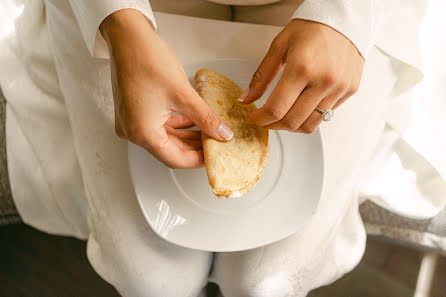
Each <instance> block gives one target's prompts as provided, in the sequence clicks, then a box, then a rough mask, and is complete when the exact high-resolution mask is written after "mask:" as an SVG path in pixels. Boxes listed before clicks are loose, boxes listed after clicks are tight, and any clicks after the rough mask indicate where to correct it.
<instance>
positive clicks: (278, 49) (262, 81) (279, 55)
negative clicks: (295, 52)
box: [239, 37, 287, 104]
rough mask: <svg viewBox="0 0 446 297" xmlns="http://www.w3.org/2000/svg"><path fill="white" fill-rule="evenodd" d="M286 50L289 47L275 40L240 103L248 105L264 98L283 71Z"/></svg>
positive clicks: (279, 40) (277, 39)
mask: <svg viewBox="0 0 446 297" xmlns="http://www.w3.org/2000/svg"><path fill="white" fill-rule="evenodd" d="M286 49H287V47H286V46H285V44H284V42H283V41H281V39H280V38H278V37H276V38H275V39H274V40H273V42H272V43H271V46H270V47H269V50H268V52H267V53H266V55H265V57H264V58H263V60H262V62H261V63H260V65H259V67H258V68H257V70H256V72H254V75H253V77H252V79H251V83H250V84H249V88H248V89H246V90H245V91H243V93H242V95H241V96H240V99H239V101H240V102H242V103H246V104H248V103H251V102H254V101H256V100H257V99H259V98H260V97H262V95H263V93H265V91H266V90H267V89H268V86H269V85H270V84H271V83H272V82H273V81H274V79H275V78H276V77H277V75H278V74H279V72H280V70H281V69H282V65H283V58H284V56H285V53H286Z"/></svg>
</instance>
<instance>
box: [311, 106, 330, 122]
mask: <svg viewBox="0 0 446 297" xmlns="http://www.w3.org/2000/svg"><path fill="white" fill-rule="evenodd" d="M314 110H316V111H317V112H319V113H320V114H322V120H323V121H324V122H328V121H330V120H331V118H332V117H333V110H332V109H331V108H329V109H327V110H322V109H320V108H319V107H316V108H315V109H314Z"/></svg>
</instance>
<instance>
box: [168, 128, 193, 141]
mask: <svg viewBox="0 0 446 297" xmlns="http://www.w3.org/2000/svg"><path fill="white" fill-rule="evenodd" d="M167 131H168V133H169V134H174V135H176V136H178V137H180V138H181V139H190V140H200V141H201V131H192V130H175V129H172V128H169V129H168V130H167Z"/></svg>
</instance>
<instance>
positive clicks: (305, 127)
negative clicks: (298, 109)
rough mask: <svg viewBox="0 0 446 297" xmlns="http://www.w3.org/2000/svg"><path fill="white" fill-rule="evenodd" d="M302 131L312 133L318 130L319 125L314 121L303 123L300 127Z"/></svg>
mask: <svg viewBox="0 0 446 297" xmlns="http://www.w3.org/2000/svg"><path fill="white" fill-rule="evenodd" d="M300 128H301V130H302V132H303V133H305V134H311V133H313V132H314V130H316V128H317V126H316V125H314V124H312V123H303V124H302V126H301V127H300Z"/></svg>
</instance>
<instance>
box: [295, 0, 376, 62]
mask: <svg viewBox="0 0 446 297" xmlns="http://www.w3.org/2000/svg"><path fill="white" fill-rule="evenodd" d="M374 2H375V1H374V0H305V1H304V2H303V3H302V4H301V5H300V6H299V8H298V9H297V10H296V12H295V13H294V15H293V16H292V19H304V20H309V21H314V22H318V23H322V24H325V25H327V26H330V27H332V28H333V29H335V30H336V31H338V32H340V33H341V34H343V35H344V36H346V37H347V38H348V39H350V41H351V42H352V43H353V44H354V45H355V46H356V48H357V49H358V51H359V52H360V53H361V55H362V56H363V57H364V58H366V57H367V54H368V52H369V51H370V49H371V48H372V46H373V43H374V36H375V31H376V24H377V19H376V17H377V16H376V15H375V14H376V13H377V12H376V11H375V10H376V7H375V6H376V5H375V3H374Z"/></svg>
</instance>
